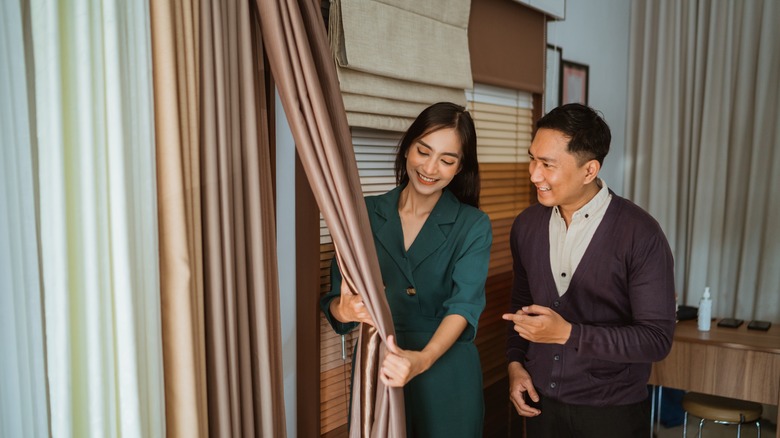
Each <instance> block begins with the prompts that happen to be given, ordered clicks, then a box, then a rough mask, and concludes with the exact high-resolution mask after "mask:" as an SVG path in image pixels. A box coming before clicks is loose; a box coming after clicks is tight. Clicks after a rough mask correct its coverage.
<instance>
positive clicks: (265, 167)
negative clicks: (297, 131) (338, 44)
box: [200, 0, 285, 437]
mask: <svg viewBox="0 0 780 438" xmlns="http://www.w3.org/2000/svg"><path fill="white" fill-rule="evenodd" d="M249 6H250V3H248V2H227V3H220V2H211V1H205V0H204V1H202V2H201V10H200V16H201V25H200V29H201V32H202V34H201V43H202V53H201V72H202V75H203V76H202V77H201V79H200V83H201V92H202V96H201V101H200V103H201V111H202V118H201V123H202V128H201V129H202V131H201V135H202V137H201V147H202V150H201V157H202V161H201V164H202V174H201V178H202V190H203V193H202V195H203V207H202V208H203V236H204V243H203V258H204V262H203V263H204V264H203V266H204V280H205V283H204V293H205V325H206V329H205V333H206V361H207V381H208V407H209V432H210V435H213V436H269V437H271V436H272V437H284V436H285V419H284V400H283V391H282V369H281V368H282V361H281V334H280V323H279V286H278V279H277V266H276V241H275V225H274V217H275V209H274V204H273V191H272V180H271V171H270V165H271V164H270V163H271V161H272V160H271V158H270V143H269V141H270V140H269V125H268V120H267V118H268V117H269V111H268V105H269V98H268V96H267V95H266V91H265V90H266V86H267V85H266V80H267V75H266V73H265V71H263V69H262V65H263V64H262V59H263V52H262V47H261V46H260V45H259V44H258V43H259V35H258V33H257V32H259V28H258V24H257V22H256V21H255V19H256V17H257V14H256V13H254V11H253V10H250V8H249Z"/></svg>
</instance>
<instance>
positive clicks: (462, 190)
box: [395, 102, 479, 207]
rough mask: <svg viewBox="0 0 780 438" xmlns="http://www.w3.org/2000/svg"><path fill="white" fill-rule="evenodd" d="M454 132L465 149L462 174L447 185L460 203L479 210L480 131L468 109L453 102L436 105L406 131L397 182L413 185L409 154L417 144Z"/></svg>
mask: <svg viewBox="0 0 780 438" xmlns="http://www.w3.org/2000/svg"><path fill="white" fill-rule="evenodd" d="M444 128H453V129H455V131H456V132H457V133H458V137H459V138H460V146H461V159H460V171H459V172H458V173H457V174H456V175H455V177H454V178H453V179H452V181H450V183H449V185H447V189H449V190H450V191H451V192H452V193H453V194H454V195H455V196H456V197H457V198H458V200H459V201H460V202H462V203H464V204H468V205H472V206H474V207H479V163H478V162H477V131H476V129H474V121H473V120H471V114H469V112H468V111H466V108H464V107H462V106H460V105H456V104H454V103H450V102H439V103H435V104H433V105H431V106H429V107H428V108H426V109H424V110H423V112H421V113H420V115H419V116H417V118H416V119H415V120H414V122H412V125H411V126H410V127H409V129H407V130H406V133H404V136H403V137H402V138H401V142H400V143H399V144H398V154H397V155H396V156H395V180H396V183H397V184H398V185H401V184H404V183H406V182H407V181H409V175H407V174H406V152H407V151H408V150H409V148H410V147H411V146H412V144H414V143H415V142H416V141H417V140H419V139H420V138H422V137H425V136H426V135H428V134H430V133H431V132H434V131H438V130H440V129H444Z"/></svg>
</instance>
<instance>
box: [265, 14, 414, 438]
mask: <svg viewBox="0 0 780 438" xmlns="http://www.w3.org/2000/svg"><path fill="white" fill-rule="evenodd" d="M256 1H257V5H258V7H259V11H260V20H261V23H262V31H263V41H264V43H265V47H266V50H267V52H268V58H269V62H270V65H271V70H272V71H273V74H274V77H275V78H276V83H277V86H278V89H279V95H280V97H281V100H282V104H283V106H284V110H285V113H286V115H287V119H288V120H289V122H290V128H291V130H292V133H293V137H294V139H295V142H296V147H297V150H298V154H299V156H300V158H301V162H302V163H303V166H304V169H305V171H306V175H307V177H308V179H309V184H310V185H311V187H312V189H313V191H314V195H315V198H316V199H317V203H318V205H319V207H320V210H321V211H322V215H323V217H324V218H325V222H326V223H327V225H328V228H329V229H330V232H331V235H332V237H333V242H334V245H335V247H336V255H337V257H338V261H339V266H340V267H341V270H342V273H343V274H344V278H345V281H347V282H348V284H349V285H350V286H351V288H352V289H353V290H355V291H357V292H358V293H360V294H361V295H362V297H363V300H364V302H365V304H366V308H367V309H368V311H369V313H370V314H371V316H372V318H373V320H374V321H375V323H376V324H377V327H376V329H372V328H369V327H366V326H365V325H362V326H361V328H360V340H359V345H360V347H359V349H358V352H357V358H356V363H355V368H354V373H355V380H354V383H353V391H352V394H353V398H352V421H351V425H350V434H351V436H363V437H387V436H392V437H403V436H405V434H406V422H405V418H404V408H403V392H402V390H401V389H399V388H387V387H385V386H384V385H383V384H382V383H381V381H380V380H378V378H377V371H378V365H379V363H380V360H381V358H382V357H384V355H385V347H384V343H383V340H385V339H387V336H388V335H391V334H394V329H393V322H392V319H391V316H390V310H389V308H388V305H387V301H386V298H385V294H384V288H383V286H382V279H381V273H380V270H379V263H378V261H377V256H376V249H375V248H374V245H373V238H372V235H371V228H370V225H369V222H368V215H367V212H366V209H365V207H364V202H363V198H362V191H361V190H360V182H359V179H358V173H357V165H356V163H355V156H354V152H353V151H352V147H351V145H352V142H351V138H350V134H349V128H348V126H347V119H346V112H345V110H344V105H343V102H342V100H341V95H340V92H339V85H338V80H337V78H336V69H335V65H334V62H333V59H332V58H331V56H330V51H329V48H328V42H327V35H326V31H325V27H324V23H323V22H322V17H321V16H320V12H319V5H318V3H315V2H314V1H313V0H256ZM312 293H317V291H312Z"/></svg>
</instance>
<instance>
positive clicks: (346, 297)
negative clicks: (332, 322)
mask: <svg viewBox="0 0 780 438" xmlns="http://www.w3.org/2000/svg"><path fill="white" fill-rule="evenodd" d="M330 313H331V315H333V317H334V318H336V319H338V320H339V321H341V322H344V323H347V322H362V323H366V324H368V325H371V326H373V325H374V321H373V320H372V319H371V315H369V314H368V309H366V305H365V304H363V299H362V298H360V295H357V294H355V293H352V291H351V290H350V289H349V286H348V285H347V282H346V281H342V282H341V295H340V296H339V297H338V298H336V299H334V300H333V301H331V302H330Z"/></svg>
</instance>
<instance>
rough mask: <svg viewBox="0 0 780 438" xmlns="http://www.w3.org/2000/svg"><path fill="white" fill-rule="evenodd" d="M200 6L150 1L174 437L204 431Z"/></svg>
mask: <svg viewBox="0 0 780 438" xmlns="http://www.w3.org/2000/svg"><path fill="white" fill-rule="evenodd" d="M198 13H199V8H198V5H197V4H193V2H192V1H189V0H187V1H174V2H163V1H153V2H151V3H150V14H151V24H152V29H151V37H152V55H153V63H154V76H153V80H154V105H155V137H156V146H157V147H156V151H157V161H156V163H157V204H158V205H157V211H158V227H159V242H160V301H161V308H162V321H161V322H162V335H163V342H162V344H163V365H164V370H165V417H166V430H167V435H168V436H171V437H205V436H208V410H207V409H208V408H207V403H206V401H207V399H206V351H205V350H206V349H205V346H206V341H205V331H204V329H205V327H204V319H203V314H204V309H203V248H202V239H201V216H200V205H201V204H200V135H199V117H200V112H199V108H200V106H199V104H198V102H199V95H200V94H199V89H198V79H199V76H198V69H199V63H198V59H199V57H198V54H199V48H200V46H199V39H198V35H199V31H198V29H199V22H198V20H199V14H198Z"/></svg>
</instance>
